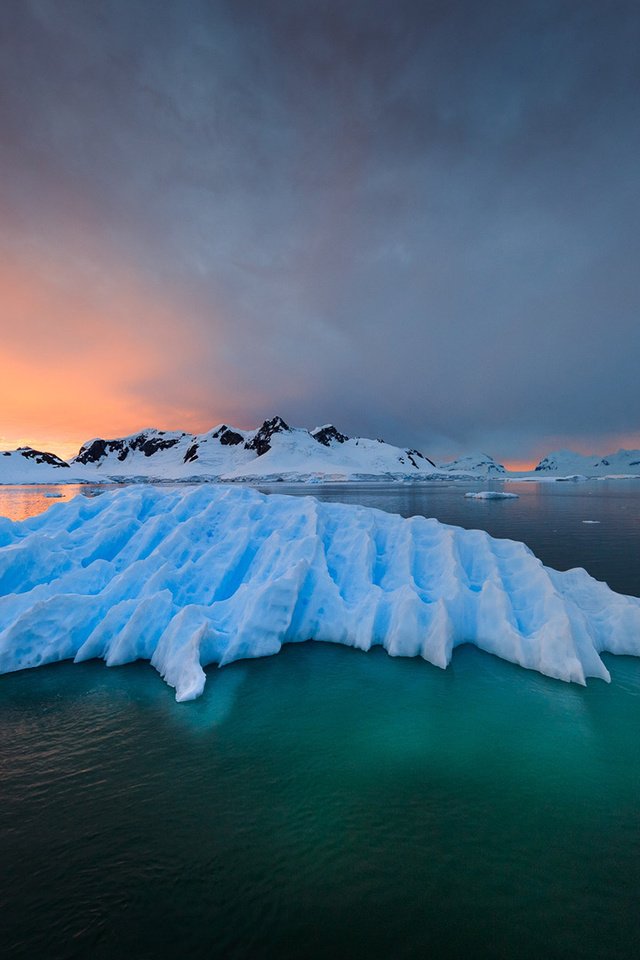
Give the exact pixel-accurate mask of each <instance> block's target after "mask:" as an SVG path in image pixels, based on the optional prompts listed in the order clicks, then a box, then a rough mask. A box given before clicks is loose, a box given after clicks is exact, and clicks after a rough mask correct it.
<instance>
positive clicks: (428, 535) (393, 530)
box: [0, 485, 640, 700]
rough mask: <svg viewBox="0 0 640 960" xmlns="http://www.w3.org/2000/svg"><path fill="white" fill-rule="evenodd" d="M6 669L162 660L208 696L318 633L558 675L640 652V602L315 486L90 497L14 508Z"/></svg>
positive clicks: (518, 548) (189, 693)
mask: <svg viewBox="0 0 640 960" xmlns="http://www.w3.org/2000/svg"><path fill="white" fill-rule="evenodd" d="M0 544H1V546H0V673H6V672H10V671H14V670H22V669H25V668H28V667H34V666H38V665H41V664H46V663H52V662H55V661H58V660H64V659H75V660H76V661H81V660H87V659H92V658H101V659H103V660H104V661H105V662H106V663H107V664H108V665H115V664H123V663H128V662H131V661H134V660H139V659H143V660H149V661H150V662H151V663H152V664H153V666H154V667H155V668H156V670H157V671H158V672H159V673H160V674H161V676H162V677H163V678H164V679H165V680H166V681H167V683H169V684H170V685H171V686H173V687H175V690H176V698H177V699H178V700H190V699H193V698H194V697H197V696H198V695H199V694H200V693H202V690H203V688H204V684H205V679H206V675H205V673H204V669H203V668H204V667H206V666H208V665H210V664H219V665H221V666H222V665H224V664H228V663H231V662H233V661H234V660H239V659H244V658H251V657H260V656H267V655H271V654H275V653H277V652H278V651H279V650H280V648H281V646H282V644H283V643H294V642H301V641H305V640H309V639H314V640H319V641H327V642H332V643H342V644H347V645H349V646H353V647H357V648H359V649H361V650H369V649H370V648H371V647H372V646H376V645H380V646H383V647H384V648H385V649H386V650H387V651H388V653H389V654H391V655H393V656H410V657H413V656H420V657H423V658H424V659H425V660H427V661H429V662H430V663H432V664H435V665H436V666H439V667H446V666H447V665H448V663H449V662H450V660H451V655H452V652H453V650H454V648H455V647H456V646H458V645H459V644H462V643H472V644H475V645H476V646H478V647H479V648H480V649H482V650H485V651H487V652H489V653H492V654H495V655H496V656H499V657H502V658H503V659H505V660H509V661H511V662H513V663H516V664H519V665H521V666H522V667H526V668H528V669H532V670H538V671H540V672H541V673H543V674H546V675H547V676H550V677H555V678H558V679H561V680H566V681H575V682H577V683H581V684H584V683H585V681H586V679H587V678H588V677H600V678H602V679H605V680H607V679H609V674H608V672H607V669H606V667H605V666H604V663H603V662H602V660H601V657H600V654H601V653H604V652H610V653H617V654H631V655H639V654H640V599H638V598H635V597H625V596H622V595H620V594H616V593H614V592H613V591H612V590H610V589H609V587H608V586H607V585H606V584H604V583H601V582H599V581H597V580H594V579H593V578H592V577H590V576H589V575H588V574H587V573H586V571H584V570H581V569H576V570H569V571H567V572H565V573H560V572H558V571H556V570H552V569H550V568H547V567H545V566H543V564H542V563H541V562H540V560H538V559H537V558H536V557H535V556H534V555H533V553H532V552H531V551H530V550H529V549H528V548H527V547H526V546H525V545H524V544H522V543H518V542H515V541H511V540H496V539H493V538H492V537H490V536H489V535H488V534H487V533H484V532H483V531H480V530H463V529H461V528H457V527H452V526H448V525H445V524H441V523H439V522H438V521H437V520H434V519H426V518H423V517H412V518H411V519H408V520H406V519H403V518H401V517H399V516H395V515H393V514H388V513H384V512H382V511H379V510H374V509H371V508H368V507H360V506H352V505H346V504H340V503H322V502H320V501H318V500H315V499H314V498H312V497H285V496H277V495H270V496H266V495H263V494H260V493H258V492H256V491H254V490H251V489H249V488H237V487H231V486H229V487H225V486H223V485H206V486H205V485H203V486H199V487H197V488H195V489H192V490H188V491H186V492H185V491H184V490H181V491H168V490H163V489H161V488H157V487H131V488H127V489H124V490H118V491H115V492H113V493H109V494H103V495H102V496H100V497H97V498H95V499H89V498H86V497H83V496H79V497H76V498H75V499H74V500H72V501H70V502H69V503H64V504H60V503H58V504H54V505H53V506H52V507H50V508H49V510H47V511H46V512H45V513H43V514H41V515H39V516H37V517H32V518H30V519H29V520H25V521H22V522H15V523H14V522H11V521H9V520H5V519H2V518H0Z"/></svg>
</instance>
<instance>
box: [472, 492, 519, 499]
mask: <svg viewBox="0 0 640 960" xmlns="http://www.w3.org/2000/svg"><path fill="white" fill-rule="evenodd" d="M465 497H467V499H469V500H517V499H518V497H519V494H517V493H505V492H504V491H503V490H479V491H478V492H477V493H465Z"/></svg>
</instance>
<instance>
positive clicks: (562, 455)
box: [535, 450, 640, 477]
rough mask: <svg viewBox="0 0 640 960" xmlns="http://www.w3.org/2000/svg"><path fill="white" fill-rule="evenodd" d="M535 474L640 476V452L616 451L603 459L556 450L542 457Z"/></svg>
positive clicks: (596, 456)
mask: <svg viewBox="0 0 640 960" xmlns="http://www.w3.org/2000/svg"><path fill="white" fill-rule="evenodd" d="M535 473H542V474H544V473H550V474H554V473H555V474H558V475H560V476H570V475H575V474H582V475H583V476H585V477H604V476H616V475H619V474H640V450H618V451H617V453H610V454H607V455H606V456H604V457H599V456H598V455H597V454H591V455H585V454H581V453H574V451H573V450H556V451H555V452H554V453H549V454H548V455H547V456H546V457H543V458H542V460H541V461H540V463H539V464H538V465H537V467H536V469H535Z"/></svg>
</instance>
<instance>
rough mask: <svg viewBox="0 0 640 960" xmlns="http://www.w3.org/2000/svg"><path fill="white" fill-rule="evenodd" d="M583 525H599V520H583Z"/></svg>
mask: <svg viewBox="0 0 640 960" xmlns="http://www.w3.org/2000/svg"><path fill="white" fill-rule="evenodd" d="M582 522H583V523H600V521H599V520H583V521H582Z"/></svg>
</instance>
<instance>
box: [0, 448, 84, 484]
mask: <svg viewBox="0 0 640 960" xmlns="http://www.w3.org/2000/svg"><path fill="white" fill-rule="evenodd" d="M77 473H78V471H76V470H71V469H70V468H69V464H68V463H66V462H65V461H64V460H61V459H60V457H56V455H55V454H54V453H45V452H43V451H42V450H33V449H32V448H31V447H20V449H18V450H3V451H0V483H65V482H67V481H68V480H70V479H73V478H77ZM80 473H82V471H80Z"/></svg>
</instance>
